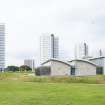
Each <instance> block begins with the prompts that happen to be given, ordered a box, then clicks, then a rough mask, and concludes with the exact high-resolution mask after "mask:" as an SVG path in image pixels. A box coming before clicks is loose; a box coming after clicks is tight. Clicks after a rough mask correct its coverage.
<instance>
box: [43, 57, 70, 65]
mask: <svg viewBox="0 0 105 105" xmlns="http://www.w3.org/2000/svg"><path fill="white" fill-rule="evenodd" d="M50 61H56V62H61V63H64V64H66V65H68V66H71V65H70V64H69V63H68V62H66V61H62V60H59V59H54V58H52V59H49V60H47V61H45V62H44V63H42V64H41V65H44V64H46V63H48V62H50Z"/></svg>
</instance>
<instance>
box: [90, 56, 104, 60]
mask: <svg viewBox="0 0 105 105" xmlns="http://www.w3.org/2000/svg"><path fill="white" fill-rule="evenodd" d="M102 58H105V57H104V56H100V57H96V58H90V59H89V60H94V59H102Z"/></svg>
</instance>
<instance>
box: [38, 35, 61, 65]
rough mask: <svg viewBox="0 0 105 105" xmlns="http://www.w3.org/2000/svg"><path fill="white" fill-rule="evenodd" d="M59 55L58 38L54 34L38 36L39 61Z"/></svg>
mask: <svg viewBox="0 0 105 105" xmlns="http://www.w3.org/2000/svg"><path fill="white" fill-rule="evenodd" d="M58 56H59V39H58V37H55V36H54V34H51V35H42V36H41V37H40V63H43V62H45V61H47V60H48V59H51V58H58Z"/></svg>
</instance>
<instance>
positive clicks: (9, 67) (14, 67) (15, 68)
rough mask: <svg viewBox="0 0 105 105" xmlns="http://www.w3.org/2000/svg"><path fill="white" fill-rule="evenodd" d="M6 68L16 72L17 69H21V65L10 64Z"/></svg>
mask: <svg viewBox="0 0 105 105" xmlns="http://www.w3.org/2000/svg"><path fill="white" fill-rule="evenodd" d="M6 70H7V71H13V72H16V71H19V67H18V66H8V67H7V68H6Z"/></svg>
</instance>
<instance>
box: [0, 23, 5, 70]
mask: <svg viewBox="0 0 105 105" xmlns="http://www.w3.org/2000/svg"><path fill="white" fill-rule="evenodd" d="M4 68H5V25H4V24H0V71H3V70H4Z"/></svg>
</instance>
